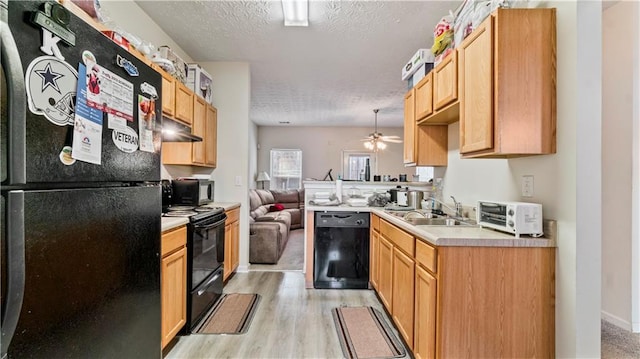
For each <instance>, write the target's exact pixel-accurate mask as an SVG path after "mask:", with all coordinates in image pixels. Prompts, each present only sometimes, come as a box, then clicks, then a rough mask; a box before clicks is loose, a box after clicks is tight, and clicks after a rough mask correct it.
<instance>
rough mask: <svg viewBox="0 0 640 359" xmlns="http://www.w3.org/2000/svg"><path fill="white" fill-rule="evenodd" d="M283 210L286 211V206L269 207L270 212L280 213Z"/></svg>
mask: <svg viewBox="0 0 640 359" xmlns="http://www.w3.org/2000/svg"><path fill="white" fill-rule="evenodd" d="M283 209H284V206H283V205H282V204H280V203H275V204H273V205H272V206H271V207H269V212H278V211H282V210H283Z"/></svg>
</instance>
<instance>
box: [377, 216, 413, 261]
mask: <svg viewBox="0 0 640 359" xmlns="http://www.w3.org/2000/svg"><path fill="white" fill-rule="evenodd" d="M380 233H381V234H382V235H383V236H385V237H386V238H387V239H388V240H390V241H391V242H392V243H393V245H394V246H396V247H398V248H400V249H401V250H403V251H404V252H405V253H407V254H408V255H410V256H411V257H413V256H414V254H415V239H414V238H413V236H412V235H410V234H409V233H406V232H405V231H403V230H401V229H398V228H397V227H395V226H394V225H393V224H391V223H389V222H387V221H385V220H382V219H381V220H380Z"/></svg>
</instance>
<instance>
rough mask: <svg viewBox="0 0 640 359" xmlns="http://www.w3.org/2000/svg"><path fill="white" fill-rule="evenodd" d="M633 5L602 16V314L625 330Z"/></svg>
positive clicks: (634, 31) (628, 320)
mask: <svg viewBox="0 0 640 359" xmlns="http://www.w3.org/2000/svg"><path fill="white" fill-rule="evenodd" d="M638 8H639V6H638V3H637V2H626V1H625V2H618V3H617V4H615V5H613V6H612V7H609V8H608V9H606V10H605V11H604V12H603V20H602V30H603V38H604V41H603V43H602V51H603V54H604V56H603V63H602V65H603V76H602V93H603V96H602V124H603V126H602V175H603V176H602V316H603V318H604V319H606V320H607V321H609V322H611V323H614V324H616V325H618V326H620V327H622V328H624V329H627V330H631V329H632V322H633V320H632V314H631V309H632V302H631V300H632V280H633V279H632V275H631V274H632V270H631V268H632V253H633V251H632V249H633V245H632V238H633V235H632V222H633V221H632V214H633V211H632V206H633V200H634V198H635V197H634V196H633V189H634V186H633V179H632V171H633V167H634V166H633V163H634V158H633V156H634V154H637V151H634V146H636V147H637V145H638V144H637V143H635V144H634V137H635V138H637V136H638V135H637V134H635V135H634V131H637V129H636V130H634V116H633V106H634V101H635V104H636V106H637V103H638V98H640V96H639V94H638V91H637V89H636V90H635V93H634V88H633V86H634V81H636V84H637V81H638V80H637V77H633V76H629V75H630V74H632V73H634V66H635V68H636V73H637V68H638V59H637V58H636V59H635V61H634V58H633V56H634V44H635V51H636V54H637V48H638V43H639V42H640V39H639V38H638V28H637V26H638V25H637V24H638V11H639V10H638ZM635 122H636V125H637V122H638V119H637V114H636V119H635ZM634 152H635V153H634ZM636 161H637V158H636ZM636 186H637V184H636ZM636 241H637V238H636ZM636 305H637V303H636Z"/></svg>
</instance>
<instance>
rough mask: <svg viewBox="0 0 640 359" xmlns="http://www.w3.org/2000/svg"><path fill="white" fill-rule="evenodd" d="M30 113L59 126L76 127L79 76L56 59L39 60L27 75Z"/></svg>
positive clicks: (30, 67) (32, 62) (64, 63)
mask: <svg viewBox="0 0 640 359" xmlns="http://www.w3.org/2000/svg"><path fill="white" fill-rule="evenodd" d="M25 83H26V85H27V86H26V87H27V102H28V104H29V110H30V111H31V112H32V113H34V114H36V115H43V116H44V117H46V119H47V120H49V122H51V123H53V124H55V125H58V126H65V125H73V115H74V113H75V97H76V86H77V84H78V73H77V72H76V70H75V69H74V68H73V67H71V65H69V64H68V63H66V62H64V61H61V60H59V59H58V58H57V57H54V56H40V57H37V58H35V59H34V60H33V61H31V63H30V64H29V66H28V67H27V71H26V74H25Z"/></svg>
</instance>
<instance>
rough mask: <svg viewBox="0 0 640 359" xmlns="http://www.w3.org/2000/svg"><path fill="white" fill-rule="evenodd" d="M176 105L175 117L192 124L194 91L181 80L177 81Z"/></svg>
mask: <svg viewBox="0 0 640 359" xmlns="http://www.w3.org/2000/svg"><path fill="white" fill-rule="evenodd" d="M175 86H176V91H175V94H176V99H175V101H176V107H175V118H176V120H179V121H182V122H184V123H185V124H187V125H189V126H191V123H192V122H193V96H194V95H193V92H191V90H189V89H188V88H187V87H186V86H185V85H183V84H182V83H181V82H180V81H175Z"/></svg>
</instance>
